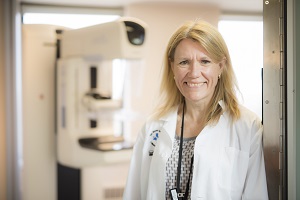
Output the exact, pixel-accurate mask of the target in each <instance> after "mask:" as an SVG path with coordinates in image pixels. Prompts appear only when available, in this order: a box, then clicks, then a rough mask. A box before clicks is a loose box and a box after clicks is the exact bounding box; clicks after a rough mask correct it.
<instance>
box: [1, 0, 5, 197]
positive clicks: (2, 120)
mask: <svg viewBox="0 0 300 200" xmlns="http://www.w3.org/2000/svg"><path fill="white" fill-rule="evenodd" d="M0 8H1V9H0V163H1V164H0V200H5V199H6V175H5V174H6V173H5V167H6V159H5V158H6V157H5V153H6V146H5V138H6V137H5V106H4V104H5V90H4V88H5V82H4V80H5V76H4V74H5V69H4V68H5V64H4V63H5V60H4V49H5V47H4V30H5V28H4V0H0Z"/></svg>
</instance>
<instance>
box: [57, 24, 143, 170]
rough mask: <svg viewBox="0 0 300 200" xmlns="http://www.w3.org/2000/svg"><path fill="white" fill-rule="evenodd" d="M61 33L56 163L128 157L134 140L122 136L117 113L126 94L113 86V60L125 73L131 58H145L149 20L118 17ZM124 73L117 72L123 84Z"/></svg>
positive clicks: (94, 163) (98, 162)
mask: <svg viewBox="0 0 300 200" xmlns="http://www.w3.org/2000/svg"><path fill="white" fill-rule="evenodd" d="M61 38H62V39H61V58H60V59H58V62H57V149H58V152H57V154H58V162H59V163H61V164H63V165H65V166H69V167H74V168H83V167H87V166H97V165H105V164H112V163H118V162H124V161H127V162H128V161H129V160H130V157H131V152H132V144H131V143H129V142H127V141H126V138H125V139H124V137H123V133H122V131H123V122H122V119H121V118H122V117H120V116H119V114H118V113H120V111H121V110H122V108H123V96H122V92H119V94H114V91H113V89H112V88H113V84H112V81H113V79H114V78H113V77H114V76H113V74H114V72H113V71H114V70H113V69H116V66H115V60H116V59H118V60H121V62H117V63H120V66H117V71H118V73H120V74H124V68H126V65H128V64H130V62H131V60H133V61H136V60H139V59H142V58H143V55H144V53H145V44H144V40H145V24H144V23H143V22H141V21H139V20H137V19H133V18H130V19H128V18H120V19H119V20H116V21H113V22H108V23H105V24H100V25H95V26H92V27H87V28H81V29H77V30H68V31H64V32H63V33H62V37H61ZM92 68H93V69H94V72H93V73H91V71H93V70H91V69H92ZM115 74H116V73H115ZM120 77H124V76H119V78H118V74H117V79H118V82H119V83H118V84H119V87H120V88H122V87H124V82H123V83H122V80H120V79H122V78H120ZM89 79H90V80H89ZM92 79H96V80H92ZM123 117H124V116H123Z"/></svg>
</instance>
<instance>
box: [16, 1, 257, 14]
mask: <svg viewBox="0 0 300 200" xmlns="http://www.w3.org/2000/svg"><path fill="white" fill-rule="evenodd" d="M20 1H21V2H23V3H33V4H50V5H70V6H88V7H90V6H92V7H95V6H96V7H124V6H126V5H129V4H133V3H170V4H171V3H183V4H187V3H194V4H197V3H205V4H214V5H217V6H219V7H220V9H221V11H222V12H226V13H248V14H261V13H262V11H263V0H20Z"/></svg>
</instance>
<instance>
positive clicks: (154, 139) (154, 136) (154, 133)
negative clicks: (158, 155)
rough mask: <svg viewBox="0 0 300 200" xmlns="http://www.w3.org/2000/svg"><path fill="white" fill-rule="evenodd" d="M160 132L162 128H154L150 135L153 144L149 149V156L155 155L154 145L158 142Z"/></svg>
mask: <svg viewBox="0 0 300 200" xmlns="http://www.w3.org/2000/svg"><path fill="white" fill-rule="evenodd" d="M159 133H160V130H154V131H152V132H151V133H150V137H152V139H151V141H150V144H151V145H152V149H150V150H149V156H153V153H154V147H155V145H156V143H157V140H158V138H159Z"/></svg>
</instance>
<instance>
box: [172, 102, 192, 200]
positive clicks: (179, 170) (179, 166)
mask: <svg viewBox="0 0 300 200" xmlns="http://www.w3.org/2000/svg"><path fill="white" fill-rule="evenodd" d="M184 112H185V100H184V101H183V108H182V121H181V135H180V144H179V156H178V166H177V183H176V186H177V191H176V192H177V194H178V197H183V200H186V199H187V198H188V194H189V189H190V179H191V172H192V168H193V161H194V155H193V156H192V159H191V165H190V174H189V179H188V182H187V186H186V189H185V193H181V192H180V174H181V162H182V145H183V130H184Z"/></svg>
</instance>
